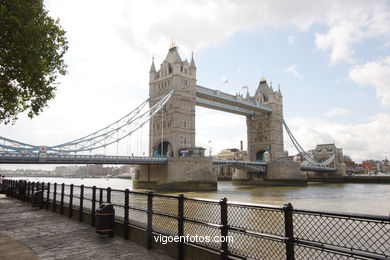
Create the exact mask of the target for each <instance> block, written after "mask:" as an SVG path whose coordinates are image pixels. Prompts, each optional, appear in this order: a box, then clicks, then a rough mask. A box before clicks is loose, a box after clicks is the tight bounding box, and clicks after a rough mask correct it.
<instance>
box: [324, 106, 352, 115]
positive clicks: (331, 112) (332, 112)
mask: <svg viewBox="0 0 390 260" xmlns="http://www.w3.org/2000/svg"><path fill="white" fill-rule="evenodd" d="M350 114H351V113H350V112H349V111H348V110H346V109H344V108H341V107H334V108H332V109H330V110H329V111H328V112H326V114H325V115H326V116H327V117H336V116H349V115H350Z"/></svg>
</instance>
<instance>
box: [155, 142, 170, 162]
mask: <svg viewBox="0 0 390 260" xmlns="http://www.w3.org/2000/svg"><path fill="white" fill-rule="evenodd" d="M172 153H173V151H172V146H171V144H170V143H169V142H168V141H162V142H161V141H160V142H158V143H157V144H156V146H154V147H153V157H157V158H167V157H173V154H172Z"/></svg>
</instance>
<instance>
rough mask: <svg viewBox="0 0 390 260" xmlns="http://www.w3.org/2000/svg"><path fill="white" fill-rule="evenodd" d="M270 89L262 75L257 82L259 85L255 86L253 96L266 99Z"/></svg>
mask: <svg viewBox="0 0 390 260" xmlns="http://www.w3.org/2000/svg"><path fill="white" fill-rule="evenodd" d="M270 91H271V88H270V87H269V86H268V84H267V80H266V79H265V78H264V77H262V78H261V79H260V82H259V86H258V87H257V90H256V93H255V96H261V95H262V96H263V97H264V99H265V100H268V95H269V93H270Z"/></svg>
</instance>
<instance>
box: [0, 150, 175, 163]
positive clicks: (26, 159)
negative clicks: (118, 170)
mask: <svg viewBox="0 0 390 260" xmlns="http://www.w3.org/2000/svg"><path fill="white" fill-rule="evenodd" d="M167 161H168V160H167V158H152V157H146V156H108V155H60V154H49V153H48V154H46V156H42V154H41V155H40V154H16V153H3V154H1V153H0V163H2V164H135V165H141V164H166V163H167Z"/></svg>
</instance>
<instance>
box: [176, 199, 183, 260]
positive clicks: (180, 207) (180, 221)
mask: <svg viewBox="0 0 390 260" xmlns="http://www.w3.org/2000/svg"><path fill="white" fill-rule="evenodd" d="M177 199H178V204H177V205H178V209H177V235H178V236H179V243H178V245H177V258H178V259H179V260H182V259H184V241H182V239H181V238H182V237H184V195H183V194H182V193H180V194H179V196H178V197H177Z"/></svg>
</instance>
